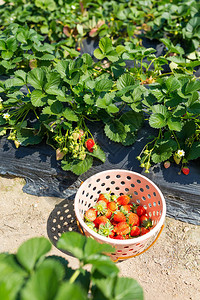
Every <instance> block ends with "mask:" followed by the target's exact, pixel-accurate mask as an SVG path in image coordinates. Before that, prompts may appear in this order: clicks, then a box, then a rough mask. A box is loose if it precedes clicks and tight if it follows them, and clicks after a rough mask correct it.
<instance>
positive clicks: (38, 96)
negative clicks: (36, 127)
mask: <svg viewBox="0 0 200 300" xmlns="http://www.w3.org/2000/svg"><path fill="white" fill-rule="evenodd" d="M46 101H47V98H46V95H45V94H43V92H42V91H41V90H33V91H32V93H31V103H32V104H33V106H35V107H41V106H43V105H44V104H45V103H46Z"/></svg>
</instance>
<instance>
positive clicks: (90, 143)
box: [85, 139, 95, 152]
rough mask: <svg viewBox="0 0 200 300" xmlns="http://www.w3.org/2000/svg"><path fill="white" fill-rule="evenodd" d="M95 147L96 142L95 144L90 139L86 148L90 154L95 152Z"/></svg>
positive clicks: (86, 143)
mask: <svg viewBox="0 0 200 300" xmlns="http://www.w3.org/2000/svg"><path fill="white" fill-rule="evenodd" d="M94 145H95V142H94V140H93V139H88V140H87V141H86V142H85V147H86V148H87V149H88V151H89V152H93V151H94V149H93V147H94Z"/></svg>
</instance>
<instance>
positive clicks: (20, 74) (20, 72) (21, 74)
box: [15, 70, 27, 84]
mask: <svg viewBox="0 0 200 300" xmlns="http://www.w3.org/2000/svg"><path fill="white" fill-rule="evenodd" d="M15 76H17V77H19V78H20V79H22V80H23V82H24V84H25V83H26V77H27V73H26V72H24V71H23V70H17V71H15Z"/></svg>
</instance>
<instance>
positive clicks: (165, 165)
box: [164, 160, 171, 169]
mask: <svg viewBox="0 0 200 300" xmlns="http://www.w3.org/2000/svg"><path fill="white" fill-rule="evenodd" d="M170 165H171V164H170V161H168V160H167V161H165V162H164V167H165V169H168V168H169V167H170Z"/></svg>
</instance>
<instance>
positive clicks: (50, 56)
mask: <svg viewBox="0 0 200 300" xmlns="http://www.w3.org/2000/svg"><path fill="white" fill-rule="evenodd" d="M37 59H38V60H54V59H55V56H54V55H53V54H47V53H46V54H44V55H42V56H41V57H38V56H37Z"/></svg>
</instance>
